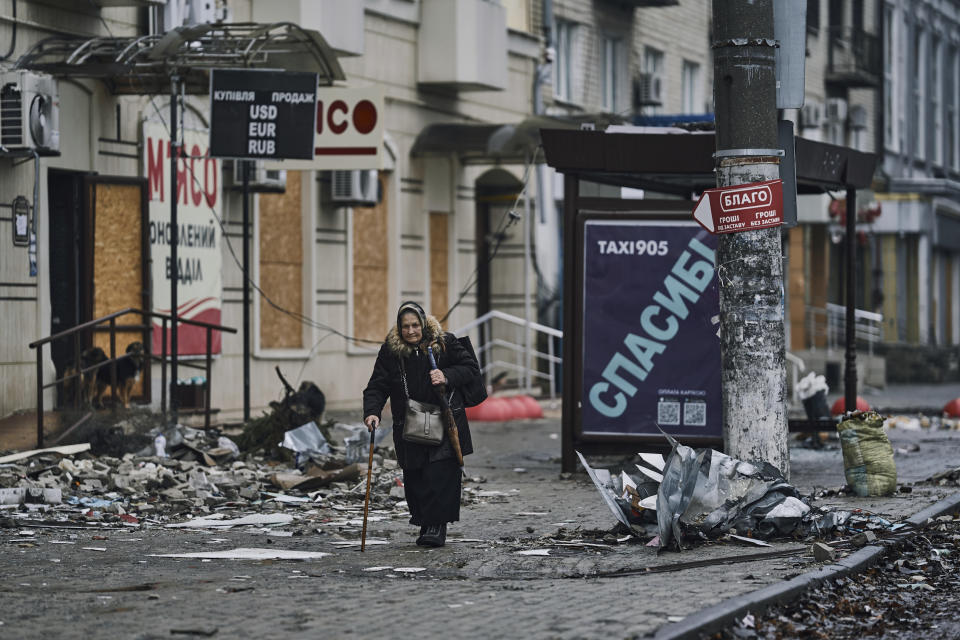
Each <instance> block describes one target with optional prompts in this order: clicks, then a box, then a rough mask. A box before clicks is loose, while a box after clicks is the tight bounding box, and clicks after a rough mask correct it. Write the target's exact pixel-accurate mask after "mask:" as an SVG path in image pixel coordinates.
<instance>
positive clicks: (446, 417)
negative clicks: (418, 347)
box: [427, 347, 463, 468]
mask: <svg viewBox="0 0 960 640" xmlns="http://www.w3.org/2000/svg"><path fill="white" fill-rule="evenodd" d="M427 354H428V355H429V357H430V368H431V369H437V368H438V367H437V361H436V359H435V358H434V357H433V347H427ZM437 393H438V394H439V396H440V415H441V416H442V417H443V422H444V423H445V425H446V427H447V436H448V437H449V438H450V446H451V447H452V448H453V455H454V457H456V459H457V464H459V465H460V467H461V468H462V467H463V452H462V451H461V449H460V435H459V432H458V431H457V421H456V420H454V419H453V411H451V410H450V403H449V402H448V401H447V395H446V394H447V385H445V384H438V385H437Z"/></svg>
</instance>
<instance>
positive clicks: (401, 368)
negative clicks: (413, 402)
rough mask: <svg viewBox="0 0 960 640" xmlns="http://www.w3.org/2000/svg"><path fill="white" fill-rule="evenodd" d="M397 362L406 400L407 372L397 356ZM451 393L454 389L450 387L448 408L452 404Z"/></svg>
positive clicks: (408, 395) (401, 360)
mask: <svg viewBox="0 0 960 640" xmlns="http://www.w3.org/2000/svg"><path fill="white" fill-rule="evenodd" d="M397 360H398V361H399V362H400V379H401V380H403V392H404V393H405V394H407V400H409V399H410V390H409V389H408V388H407V372H406V370H405V369H404V368H403V358H401V357H400V356H397ZM453 392H454V388H453V387H452V386H451V387H450V397H449V398H447V405H448V406H449V405H450V403H451V402H453Z"/></svg>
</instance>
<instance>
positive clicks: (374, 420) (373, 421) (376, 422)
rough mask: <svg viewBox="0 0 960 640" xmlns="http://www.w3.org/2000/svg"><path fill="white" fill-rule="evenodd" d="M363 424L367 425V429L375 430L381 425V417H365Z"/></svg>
mask: <svg viewBox="0 0 960 640" xmlns="http://www.w3.org/2000/svg"><path fill="white" fill-rule="evenodd" d="M363 424H365V425H367V431H375V430H376V429H377V427H378V426H380V418H378V417H377V416H372V415H371V416H367V417H366V418H364V419H363Z"/></svg>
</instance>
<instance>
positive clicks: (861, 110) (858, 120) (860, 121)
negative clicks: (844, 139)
mask: <svg viewBox="0 0 960 640" xmlns="http://www.w3.org/2000/svg"><path fill="white" fill-rule="evenodd" d="M850 128H851V129H866V128H867V108H866V107H864V106H863V105H859V104H858V105H854V106H852V107H850Z"/></svg>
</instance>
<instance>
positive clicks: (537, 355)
mask: <svg viewBox="0 0 960 640" xmlns="http://www.w3.org/2000/svg"><path fill="white" fill-rule="evenodd" d="M495 320H496V321H499V322H505V323H507V324H510V325H513V326H514V328H515V329H518V330H520V331H522V332H523V334H522V335H523V337H522V340H520V341H518V342H522V343H523V344H519V343H518V342H511V341H509V340H504V339H502V338H494V337H493V334H494V331H493V321H495ZM474 329H476V330H477V332H478V333H479V336H480V339H479V341H477V356H478V357H479V358H480V361H481V363H482V366H481V373H482V374H483V375H484V377H485V378H489V376H491V375H492V374H493V372H494V371H495V370H498V369H499V370H510V371H517V372H520V373H522V374H523V387H524V389H525V390H526V391H528V392H529V391H530V389H531V387H532V385H531V381H532V379H533V378H537V379H541V380H546V381H547V382H548V384H549V389H550V397H551V398H555V397H556V393H557V391H556V379H557V365H559V364H561V363H562V358H560V357H558V356H556V355H555V352H556V350H555V348H554V340H555V339H561V340H562V339H563V331H561V330H559V329H554V328H553V327H548V326H546V325H544V324H540V323H539V322H531V321H530V320H526V319H524V318H520V317H517V316H514V315H511V314H509V313H504V312H503V311H488V312H487V313H485V314H483V315H482V316H480V317H479V318H477V319H476V320H473V321H471V322H469V323H467V324H465V325H464V326H462V327H460V328H459V329H457V330H456V331H455V332H454V333H456V334H464V333H467V332H469V331H471V330H474ZM530 331H534V332H536V333H540V334H544V335H545V336H547V353H543V352H542V351H539V350H537V349H535V348H532V347H531V346H530ZM534 342H535V341H534ZM495 348H502V349H506V350H508V351H511V352H512V353H514V354H516V356H517V361H516V362H507V361H505V360H498V359H496V358H495V357H494V349H495ZM485 360H486V361H487V362H485V363H484V361H485ZM534 361H536V362H537V363H540V364H545V366H546V369H547V372H546V373H545V372H543V371H541V370H540V368H539V367H538V366H536V365H534Z"/></svg>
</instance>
